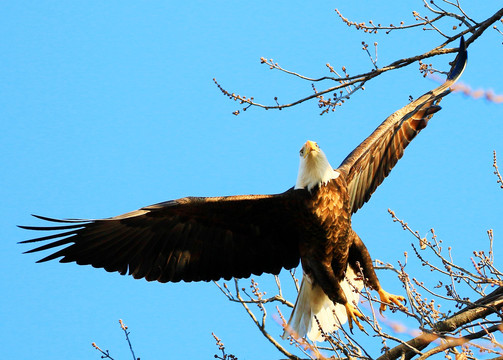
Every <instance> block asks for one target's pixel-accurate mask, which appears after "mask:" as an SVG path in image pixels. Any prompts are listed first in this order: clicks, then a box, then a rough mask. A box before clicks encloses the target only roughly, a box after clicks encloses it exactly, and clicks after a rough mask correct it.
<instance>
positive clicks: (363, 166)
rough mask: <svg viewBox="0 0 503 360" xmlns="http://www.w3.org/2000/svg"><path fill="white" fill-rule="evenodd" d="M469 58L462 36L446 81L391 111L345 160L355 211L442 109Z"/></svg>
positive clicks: (344, 166)
mask: <svg viewBox="0 0 503 360" xmlns="http://www.w3.org/2000/svg"><path fill="white" fill-rule="evenodd" d="M466 60H467V52H466V47H465V42H464V39H463V38H461V43H460V46H459V52H458V55H457V57H456V60H455V63H454V65H453V67H452V68H451V71H450V72H449V75H448V76H447V80H446V82H445V83H444V84H442V85H440V86H439V87H437V88H436V89H433V90H431V91H429V92H427V93H426V94H424V95H423V96H421V97H420V98H418V99H417V100H415V101H413V102H411V103H410V104H408V105H407V106H405V107H403V108H402V109H400V110H398V111H396V112H395V113H393V114H392V115H390V116H389V117H388V118H387V119H386V120H384V122H383V123H382V124H381V125H379V127H378V128H377V129H375V130H374V132H373V133H372V134H371V135H370V136H369V137H368V138H366V139H365V140H364V141H363V142H362V143H361V144H360V145H359V146H358V147H357V148H356V149H354V150H353V151H352V152H351V153H350V154H349V155H348V156H347V157H346V159H344V161H343V162H342V163H341V165H340V166H339V168H338V170H339V171H341V172H342V173H343V174H345V175H346V182H347V184H348V192H349V196H350V201H351V211H352V212H353V213H355V212H356V211H358V209H360V208H361V207H362V206H363V204H364V203H365V202H367V201H368V200H369V199H370V197H371V195H372V194H373V193H374V191H375V190H376V189H377V187H378V186H379V185H380V184H381V183H382V182H383V180H384V178H386V176H388V174H389V173H390V171H391V169H392V168H393V166H394V165H395V164H396V163H397V161H398V160H399V159H400V158H401V157H402V155H403V151H404V149H405V148H406V147H407V145H409V143H410V142H411V141H412V139H414V137H415V136H416V135H417V134H418V133H419V132H420V131H421V130H422V129H424V128H425V127H426V125H427V124H428V120H430V118H431V117H432V115H433V114H434V113H435V112H437V111H438V110H440V106H438V103H439V102H440V100H441V99H442V97H444V96H445V95H447V94H449V93H450V91H451V90H450V89H449V87H450V86H451V85H452V84H454V82H456V80H457V79H458V78H459V77H460V76H461V74H462V73H463V70H464V68H465V66H466Z"/></svg>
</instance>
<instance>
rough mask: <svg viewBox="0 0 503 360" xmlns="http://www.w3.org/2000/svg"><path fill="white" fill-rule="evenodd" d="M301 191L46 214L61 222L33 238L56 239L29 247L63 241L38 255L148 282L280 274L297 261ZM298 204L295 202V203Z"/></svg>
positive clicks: (33, 228) (51, 244) (303, 194)
mask: <svg viewBox="0 0 503 360" xmlns="http://www.w3.org/2000/svg"><path fill="white" fill-rule="evenodd" d="M305 193H306V192H305V191H304V190H300V191H299V190H293V189H290V190H288V191H286V192H285V193H283V194H278V195H248V196H229V197H213V198H197V197H186V198H181V199H178V200H172V201H167V202H163V203H159V204H156V205H152V206H148V207H145V208H142V209H139V210H136V211H133V212H130V213H127V214H124V215H120V216H116V217H113V218H107V219H101V220H57V219H50V218H45V217H40V216H37V217H38V218H41V219H43V220H48V221H52V222H57V223H62V224H63V225H59V226H48V227H35V226H21V228H24V229H29V230H53V231H54V230H55V231H60V232H59V233H58V234H56V235H50V236H44V237H40V238H37V239H33V240H27V241H23V242H22V243H31V242H38V241H48V240H52V241H51V242H49V243H47V244H45V245H43V246H40V247H38V248H36V249H33V250H30V251H27V253H31V252H36V251H41V250H47V249H52V248H54V247H57V246H62V245H63V246H64V245H69V244H71V245H70V246H67V247H64V248H63V249H61V250H59V251H57V252H55V253H53V254H51V255H49V256H47V257H45V258H43V259H41V260H39V262H43V261H48V260H52V259H55V258H58V257H61V256H62V257H63V258H62V259H61V260H60V262H73V261H74V262H76V263H77V264H79V265H92V266H94V267H98V268H104V269H105V270H107V271H117V272H119V273H121V274H122V275H125V274H127V273H129V274H130V275H133V276H134V277H135V278H136V279H139V278H145V279H147V280H148V281H152V280H157V281H160V282H168V281H174V282H176V281H180V280H184V281H201V280H204V281H209V280H218V279H220V278H225V279H230V278H231V277H248V276H250V275H251V274H256V275H260V274H262V273H264V272H266V273H272V274H278V273H279V272H280V270H281V269H282V268H286V269H291V268H294V267H296V266H297V265H298V264H299V259H300V255H299V246H298V242H299V239H298V237H299V231H298V228H299V226H300V224H299V222H298V221H296V219H295V218H294V216H293V214H294V213H295V212H296V211H295V210H296V207H298V206H302V203H303V201H302V199H303V197H304V196H305ZM297 210H298V209H297Z"/></svg>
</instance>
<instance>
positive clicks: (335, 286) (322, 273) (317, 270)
mask: <svg viewBox="0 0 503 360" xmlns="http://www.w3.org/2000/svg"><path fill="white" fill-rule="evenodd" d="M303 260H304V261H303V262H302V267H303V268H304V271H305V272H306V273H307V274H309V276H311V278H312V279H316V283H317V284H318V285H319V286H320V287H321V288H322V289H323V291H324V292H325V294H327V296H328V297H329V299H330V300H332V302H333V303H334V304H342V305H344V307H345V308H346V314H347V316H348V325H349V328H350V329H351V331H352V330H353V321H354V322H355V324H356V325H357V326H358V328H359V329H360V330H362V331H363V326H362V325H361V324H360V322H359V320H358V318H360V319H364V318H365V317H364V316H363V314H362V313H361V312H360V311H359V310H358V309H357V308H356V307H355V306H354V305H353V304H350V303H349V302H348V300H347V298H346V294H345V293H344V290H343V289H342V287H341V285H340V280H337V277H336V275H335V273H334V269H333V267H332V265H331V264H330V263H329V264H324V263H323V262H321V261H319V260H316V261H309V260H306V259H303Z"/></svg>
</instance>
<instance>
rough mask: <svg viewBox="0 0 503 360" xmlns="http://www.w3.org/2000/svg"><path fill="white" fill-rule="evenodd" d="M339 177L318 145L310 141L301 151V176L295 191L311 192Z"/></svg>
mask: <svg viewBox="0 0 503 360" xmlns="http://www.w3.org/2000/svg"><path fill="white" fill-rule="evenodd" d="M338 176H339V172H338V171H336V170H334V169H333V168H332V166H330V163H329V162H328V159H327V156H326V155H325V153H324V152H323V151H322V150H321V149H320V147H319V146H318V144H317V143H315V142H314V141H310V140H308V141H307V142H306V143H305V144H304V146H302V149H300V164H299V175H298V176H297V182H296V184H295V189H304V188H306V187H307V190H311V189H312V188H313V187H314V186H316V185H319V184H322V183H324V184H326V183H327V182H328V181H329V180H331V179H335V178H336V177H338Z"/></svg>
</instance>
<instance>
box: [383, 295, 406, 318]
mask: <svg viewBox="0 0 503 360" xmlns="http://www.w3.org/2000/svg"><path fill="white" fill-rule="evenodd" d="M377 293H378V294H379V298H380V299H381V306H380V307H379V312H380V313H381V315H382V312H383V311H384V310H386V304H395V305H396V306H398V307H399V308H400V309H403V308H404V306H403V304H402V302H405V298H404V297H403V296H401V295H393V294H390V293H389V292H387V291H385V290H383V289H380V290H378V291H377Z"/></svg>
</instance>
